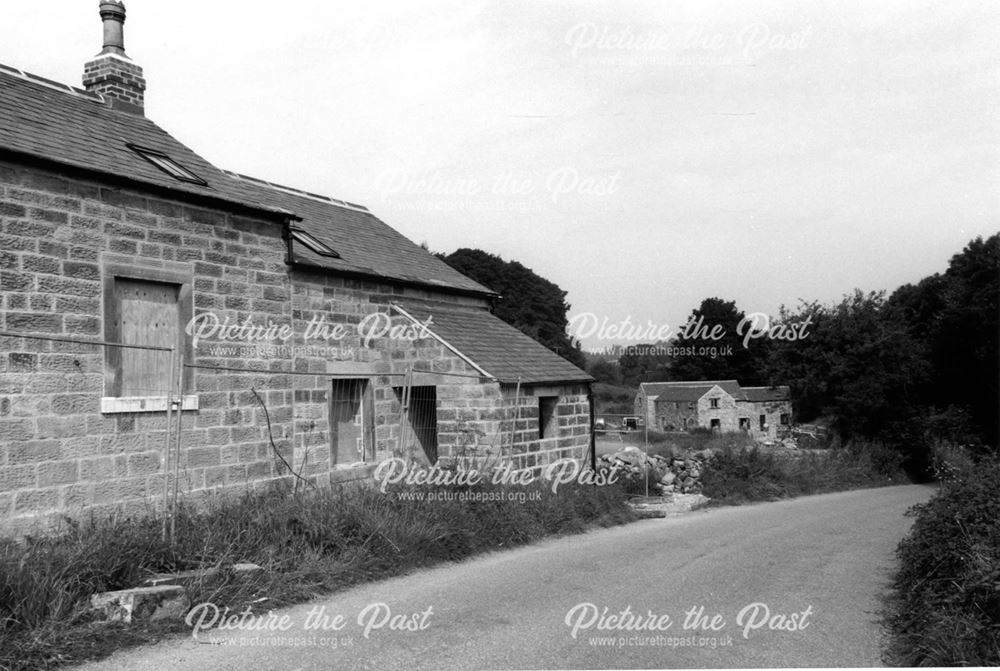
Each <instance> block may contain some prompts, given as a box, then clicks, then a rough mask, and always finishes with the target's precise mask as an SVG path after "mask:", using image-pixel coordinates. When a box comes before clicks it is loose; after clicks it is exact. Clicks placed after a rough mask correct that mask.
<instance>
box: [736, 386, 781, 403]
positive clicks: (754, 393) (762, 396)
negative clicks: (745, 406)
mask: <svg viewBox="0 0 1000 671" xmlns="http://www.w3.org/2000/svg"><path fill="white" fill-rule="evenodd" d="M743 392H744V393H745V394H746V397H747V400H748V401H750V402H751V403H766V402H771V401H787V400H789V399H790V398H791V390H790V389H789V388H788V386H786V385H781V386H778V387H743Z"/></svg>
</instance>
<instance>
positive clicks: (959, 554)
mask: <svg viewBox="0 0 1000 671" xmlns="http://www.w3.org/2000/svg"><path fill="white" fill-rule="evenodd" d="M935 453H936V454H935V456H936V458H935V465H936V467H937V469H936V470H937V472H938V477H939V478H940V483H941V490H940V492H939V493H938V494H937V495H936V496H935V497H934V498H933V499H931V500H930V501H929V502H927V503H925V504H921V505H918V506H916V507H915V508H914V509H913V510H912V511H911V512H912V514H914V515H916V521H915V522H914V524H913V528H912V529H911V531H910V534H909V536H907V538H905V539H904V540H903V541H902V543H900V545H899V548H898V550H897V554H898V556H899V560H900V568H899V571H898V573H897V574H896V580H895V598H894V599H893V608H892V610H893V613H892V615H891V616H890V623H891V625H892V629H893V632H894V639H893V645H892V646H891V648H890V653H889V658H890V660H891V661H892V662H893V663H896V664H899V665H901V666H997V665H1000V488H998V483H1000V463H998V462H997V461H996V458H995V457H994V458H993V459H992V460H990V461H982V462H980V463H978V464H976V463H973V462H972V461H971V460H970V459H969V458H968V456H966V455H964V454H962V452H961V450H957V449H954V448H942V446H938V447H937V449H936V450H935Z"/></svg>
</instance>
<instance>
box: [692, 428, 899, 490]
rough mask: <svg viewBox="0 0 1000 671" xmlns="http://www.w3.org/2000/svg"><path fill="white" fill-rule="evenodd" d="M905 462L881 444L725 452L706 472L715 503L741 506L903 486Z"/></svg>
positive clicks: (705, 481) (709, 463)
mask: <svg viewBox="0 0 1000 671" xmlns="http://www.w3.org/2000/svg"><path fill="white" fill-rule="evenodd" d="M900 460H901V458H900V457H899V455H898V454H897V453H895V452H894V451H892V450H891V449H889V448H886V447H884V446H882V445H881V444H878V443H866V444H855V445H854V446H852V447H850V448H846V449H838V450H828V451H823V452H808V453H798V452H793V453H787V454H785V453H776V452H764V451H761V450H759V449H757V448H753V449H749V450H748V449H746V448H742V449H739V450H722V451H720V452H718V453H716V454H714V455H713V456H712V457H710V458H709V459H708V460H707V461H706V462H705V465H704V468H703V470H702V475H701V478H702V480H701V481H702V492H703V493H704V494H705V496H707V497H709V498H710V499H712V505H739V504H742V503H748V502H752V501H773V500H776V499H783V498H791V497H795V496H802V495H807V494H820V493H824V492H836V491H843V490H848V489H859V488H862V487H879V486H882V485H888V484H893V483H894V482H896V483H899V482H902V481H904V480H905V477H904V476H903V474H902V473H901V471H900V470H899V463H900Z"/></svg>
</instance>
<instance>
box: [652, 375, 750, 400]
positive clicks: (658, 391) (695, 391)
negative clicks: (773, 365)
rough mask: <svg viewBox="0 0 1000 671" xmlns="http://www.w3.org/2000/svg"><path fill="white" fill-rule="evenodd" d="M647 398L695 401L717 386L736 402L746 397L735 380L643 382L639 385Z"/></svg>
mask: <svg viewBox="0 0 1000 671" xmlns="http://www.w3.org/2000/svg"><path fill="white" fill-rule="evenodd" d="M639 386H640V387H641V388H642V390H643V391H644V392H645V393H646V396H648V397H655V398H656V400H657V401H669V402H675V403H676V402H681V401H697V400H698V399H699V398H701V397H702V396H704V395H705V394H707V393H708V392H709V391H711V390H712V387H715V386H718V387H720V388H721V389H722V390H723V391H725V392H726V393H727V394H729V395H730V396H732V397H733V398H735V399H736V400H737V401H744V400H746V396H745V395H744V394H743V391H742V390H741V388H740V384H739V382H737V381H736V380H691V381H683V382H643V383H641V384H640V385H639Z"/></svg>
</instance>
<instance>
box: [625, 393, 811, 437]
mask: <svg viewBox="0 0 1000 671" xmlns="http://www.w3.org/2000/svg"><path fill="white" fill-rule="evenodd" d="M635 414H636V415H638V416H640V417H643V418H644V419H645V421H646V426H647V427H649V428H651V429H655V430H657V431H690V430H691V429H695V428H703V429H711V430H714V431H718V432H720V433H728V432H736V431H741V432H744V433H747V434H749V435H751V436H753V437H755V438H762V439H763V438H777V437H778V436H779V434H780V433H782V431H783V429H787V428H790V425H791V418H792V404H791V397H790V394H789V389H788V387H787V386H776V387H741V386H740V384H739V382H737V381H736V380H701V381H692V382H643V383H642V384H640V385H639V392H638V393H637V394H636V398H635Z"/></svg>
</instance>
